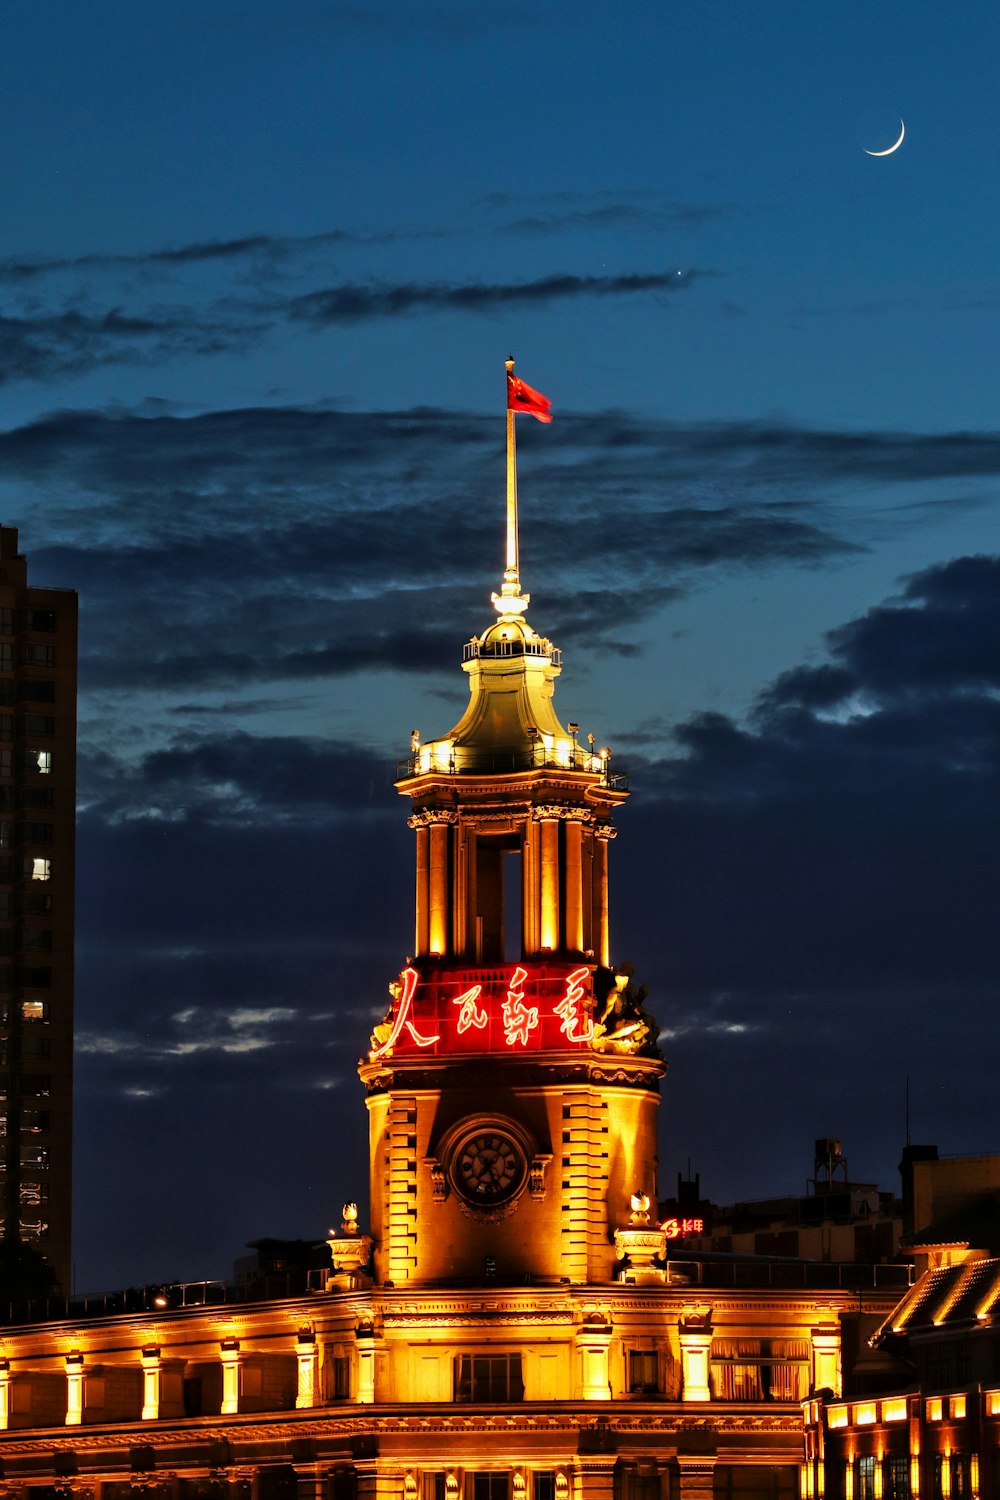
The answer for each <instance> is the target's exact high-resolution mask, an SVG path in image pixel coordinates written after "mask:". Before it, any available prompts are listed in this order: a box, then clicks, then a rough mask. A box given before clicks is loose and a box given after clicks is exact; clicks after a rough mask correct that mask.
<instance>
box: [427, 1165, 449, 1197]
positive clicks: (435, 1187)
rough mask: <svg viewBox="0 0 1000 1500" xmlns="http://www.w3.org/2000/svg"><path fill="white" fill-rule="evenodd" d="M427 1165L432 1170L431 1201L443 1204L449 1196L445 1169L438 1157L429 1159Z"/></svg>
mask: <svg viewBox="0 0 1000 1500" xmlns="http://www.w3.org/2000/svg"><path fill="white" fill-rule="evenodd" d="M427 1165H428V1166H429V1167H430V1169H431V1201H432V1202H434V1203H443V1202H444V1200H445V1199H446V1198H447V1196H448V1178H447V1177H446V1175H445V1170H444V1167H443V1166H442V1165H441V1163H440V1162H439V1161H438V1159H437V1157H436V1156H433V1157H429V1158H428V1160H427Z"/></svg>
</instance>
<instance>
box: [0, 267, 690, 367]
mask: <svg viewBox="0 0 1000 1500" xmlns="http://www.w3.org/2000/svg"><path fill="white" fill-rule="evenodd" d="M254 243H255V241H253V240H245V241H232V242H230V243H229V245H228V246H226V245H223V244H220V245H218V246H215V247H212V246H204V245H203V246H190V247H188V248H187V249H186V250H184V249H181V250H178V251H175V252H167V251H163V252H159V254H158V255H157V256H154V257H151V258H150V257H147V259H146V264H147V265H150V264H153V263H154V262H155V263H157V264H167V263H171V264H173V263H176V264H184V263H192V262H196V261H204V260H210V259H216V260H219V261H224V260H226V258H227V257H229V256H244V255H246V254H247V253H248V251H247V249H246V248H245V247H246V246H249V245H252V244H254ZM260 253H263V251H261V252H260ZM268 253H269V254H270V255H271V257H272V259H273V258H274V257H275V256H276V255H277V250H276V249H275V248H274V247H272V249H271V251H269V252H268ZM57 264H58V263H56V262H53V263H51V266H49V267H48V268H47V269H55V268H56V266H57ZM38 265H39V266H40V267H41V266H42V263H41V262H39V263H38ZM27 266H28V263H27V262H24V263H22V262H11V263H8V279H10V277H12V276H14V275H15V270H16V268H17V267H20V271H19V272H17V274H20V275H21V276H22V279H23V278H24V277H26V276H27V275H28V274H29V273H28V270H27ZM39 274H40V271H39ZM705 274H710V273H705V272H698V273H695V272H694V271H691V270H688V271H685V272H683V274H682V273H680V272H678V271H668V272H655V273H651V274H647V273H638V272H635V273H630V274H626V275H620V276H573V275H551V276H546V277H542V278H541V279H539V280H537V281H531V282H512V283H503V282H497V283H492V284H491V283H486V282H476V283H467V284H465V285H460V284H445V283H440V284H436V283H430V282H426V283H418V282H403V283H396V284H392V283H388V282H385V283H376V282H366V283H362V282H344V283H341V284H338V285H334V286H326V287H323V288H321V289H318V290H314V291H310V292H307V293H304V294H302V295H299V296H294V297H291V298H289V297H284V296H280V295H277V294H275V293H273V292H270V293H269V292H264V291H263V290H260V289H258V290H255V291H250V292H248V294H247V295H246V296H245V297H244V298H243V299H242V300H237V299H236V298H234V297H233V296H231V295H229V294H227V295H226V296H224V297H209V298H204V297H203V298H202V300H201V301H200V302H198V301H192V302H191V303H190V304H189V305H188V304H181V303H174V304H165V303H159V304H157V305H154V306H152V307H144V308H143V309H142V310H140V311H134V310H132V311H127V310H125V309H124V308H122V307H120V306H115V307H109V308H104V309H99V310H96V311H91V310H88V309H84V308H81V307H80V306H77V305H73V304H70V305H68V306H67V305H64V306H60V307H56V308H32V309H30V310H27V311H20V312H15V311H12V310H8V311H7V312H5V313H2V314H0V384H3V383H7V384H9V383H11V382H13V381H21V380H29V381H37V380H51V379H55V378H57V377H61V376H68V375H79V374H82V373H85V372H86V371H88V370H93V369H97V368H100V367H103V366H106V365H118V364H126V365H129V364H130V365H140V364H141V365H157V364H160V363H163V362H165V361H166V360H168V359H170V358H173V357H176V356H178V355H187V356H191V355H199V356H206V355H213V354H223V353H231V352H232V351H234V350H244V349H248V348H250V347H251V346H252V345H255V344H259V343H260V342H261V340H262V339H263V338H264V337H265V336H266V335H267V334H268V333H270V332H271V331H272V330H273V329H274V327H275V326H276V325H277V324H278V323H282V324H288V323H291V324H292V325H304V326H307V327H312V328H324V327H329V326H332V325H334V324H354V323H362V322H371V321H378V320H384V319H386V318H395V317H407V316H409V315H410V314H413V313H435V312H465V313H480V312H486V311H489V310H491V309H493V308H497V307H526V306H533V307H541V306H546V305H548V304H550V303H552V302H558V301H566V300H568V299H571V298H579V297H617V296H629V295H635V294H638V293H650V292H654V293H662V292H668V291H669V292H675V291H680V290H682V289H684V288H685V287H688V286H690V285H691V284H692V283H693V281H694V280H695V277H696V275H701V276H703V275H705Z"/></svg>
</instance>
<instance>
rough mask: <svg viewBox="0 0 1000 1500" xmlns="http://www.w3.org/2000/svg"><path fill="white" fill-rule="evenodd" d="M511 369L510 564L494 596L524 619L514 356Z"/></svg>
mask: <svg viewBox="0 0 1000 1500" xmlns="http://www.w3.org/2000/svg"><path fill="white" fill-rule="evenodd" d="M504 363H505V364H506V367H507V381H506V385H507V561H506V566H505V568H504V573H503V584H502V586H501V589H500V592H499V594H493V595H492V599H493V607H494V609H495V610H496V611H497V612H498V614H501V615H521V614H523V613H524V611H525V610H526V609H527V607H528V604H529V603H530V600H531V596H530V594H522V593H521V572H520V565H519V561H518V548H517V448H516V445H515V440H514V418H515V416H516V415H517V413H516V412H515V410H514V408H513V407H512V406H511V404H510V382H511V380H512V379H513V376H514V356H513V354H512V355H510V356H509V358H508V359H506V360H505V361H504Z"/></svg>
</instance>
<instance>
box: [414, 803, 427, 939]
mask: <svg viewBox="0 0 1000 1500" xmlns="http://www.w3.org/2000/svg"><path fill="white" fill-rule="evenodd" d="M410 822H411V823H414V824H415V826H416V831H417V891H416V932H415V936H414V943H415V947H414V950H413V951H414V956H415V957H416V958H426V956H427V949H428V946H429V936H428V934H429V931H430V907H429V902H430V835H429V833H428V831H427V825H426V824H425V823H417V822H416V820H415V819H414V818H411V819H410Z"/></svg>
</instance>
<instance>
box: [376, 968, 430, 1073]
mask: <svg viewBox="0 0 1000 1500" xmlns="http://www.w3.org/2000/svg"><path fill="white" fill-rule="evenodd" d="M400 978H401V979H402V981H403V983H402V988H401V989H400V992H399V998H398V999H397V1001H396V1003H395V1006H394V1007H393V1008H394V1010H395V1012H396V1014H395V1017H394V1019H393V1023H392V1031H391V1032H390V1033H389V1036H388V1038H387V1039H386V1041H384V1042H383V1043H382V1045H381V1047H379V1048H378V1049H377V1050H376V1051H374V1052H372V1053H371V1057H372V1061H374V1060H375V1058H377V1057H382V1056H383V1054H384V1053H386V1052H388V1051H390V1049H391V1048H393V1047H394V1046H395V1045H396V1043H397V1042H398V1041H399V1038H400V1035H401V1034H402V1031H403V1027H404V1026H405V1027H406V1029H407V1031H408V1032H409V1033H410V1036H411V1037H412V1038H413V1040H414V1041H415V1042H416V1044H417V1046H418V1047H433V1045H434V1043H435V1042H438V1041H440V1040H441V1038H440V1037H437V1036H421V1034H420V1032H419V1031H418V1030H417V1028H416V1027H415V1026H414V1024H413V1022H412V1021H411V1020H410V1007H411V1006H412V1004H413V996H414V995H415V994H416V989H417V982H418V980H419V978H420V975H419V974H418V973H417V971H416V969H404V970H403V972H402V974H401V975H400Z"/></svg>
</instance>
